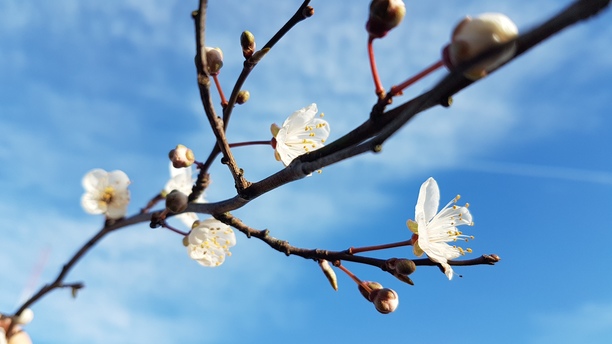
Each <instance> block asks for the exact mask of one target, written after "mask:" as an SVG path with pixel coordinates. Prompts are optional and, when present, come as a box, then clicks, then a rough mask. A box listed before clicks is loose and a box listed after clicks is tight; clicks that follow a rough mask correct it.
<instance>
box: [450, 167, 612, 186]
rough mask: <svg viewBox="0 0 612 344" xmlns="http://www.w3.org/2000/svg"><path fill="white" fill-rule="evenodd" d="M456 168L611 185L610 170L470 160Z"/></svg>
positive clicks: (611, 174) (611, 173)
mask: <svg viewBox="0 0 612 344" xmlns="http://www.w3.org/2000/svg"><path fill="white" fill-rule="evenodd" d="M458 168H459V169H463V170H469V171H478V172H487V173H496V174H507V175H516V176H524V177H530V178H546V179H561V180H568V181H576V182H585V183H595V184H603V185H612V172H608V171H594V170H585V169H578V168H567V167H561V166H546V165H535V164H523V163H512V162H497V161H470V162H469V163H468V164H464V165H462V166H460V167H458Z"/></svg>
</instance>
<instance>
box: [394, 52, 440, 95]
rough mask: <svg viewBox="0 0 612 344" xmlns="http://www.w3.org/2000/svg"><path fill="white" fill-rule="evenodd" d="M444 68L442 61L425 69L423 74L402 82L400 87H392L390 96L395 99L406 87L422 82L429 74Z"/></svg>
mask: <svg viewBox="0 0 612 344" xmlns="http://www.w3.org/2000/svg"><path fill="white" fill-rule="evenodd" d="M442 66H444V62H443V61H442V60H440V61H438V62H436V63H434V64H432V65H431V66H429V67H427V68H425V69H424V70H423V71H422V72H420V73H419V74H417V75H415V76H413V77H412V78H410V79H408V80H406V81H404V82H402V83H401V84H399V85H396V86H393V87H391V91H389V93H390V95H391V96H392V97H393V96H395V95H398V94H401V93H402V91H403V90H404V89H405V88H406V87H408V86H410V85H412V84H414V83H415V82H417V81H419V80H421V79H422V78H423V77H424V76H426V75H427V74H429V73H431V72H433V71H435V70H436V69H438V68H440V67H442Z"/></svg>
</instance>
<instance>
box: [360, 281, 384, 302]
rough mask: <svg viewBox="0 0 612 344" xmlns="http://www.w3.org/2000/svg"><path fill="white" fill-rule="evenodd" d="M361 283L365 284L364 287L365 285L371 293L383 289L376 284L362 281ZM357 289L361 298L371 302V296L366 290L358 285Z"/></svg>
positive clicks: (380, 285)
mask: <svg viewBox="0 0 612 344" xmlns="http://www.w3.org/2000/svg"><path fill="white" fill-rule="evenodd" d="M363 283H365V285H367V286H368V288H370V290H371V291H372V292H373V291H375V290H379V289H382V288H383V286H382V284H380V283H378V282H371V281H363ZM357 288H359V292H360V293H361V295H363V297H365V299H366V300H368V301H372V297H371V296H372V295H371V293H370V291H368V290H366V288H364V287H363V286H362V285H361V284H358V285H357Z"/></svg>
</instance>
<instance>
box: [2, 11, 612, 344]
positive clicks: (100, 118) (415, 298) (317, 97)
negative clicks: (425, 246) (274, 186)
mask: <svg viewBox="0 0 612 344" xmlns="http://www.w3.org/2000/svg"><path fill="white" fill-rule="evenodd" d="M569 2H570V1H567V0H563V1H559V0H555V1H553V0H536V1H526V0H517V1H508V0H506V1H494V2H492V1H484V0H473V1H461V3H460V4H459V3H457V2H454V1H439V0H432V1H427V2H416V1H408V2H407V4H406V6H407V15H406V19H405V20H404V22H403V24H402V25H401V26H400V27H399V28H398V29H396V30H394V31H393V32H391V33H390V34H389V35H388V37H387V38H385V39H384V40H381V41H377V42H375V49H376V54H377V55H376V56H377V61H378V63H379V68H380V70H379V71H380V74H381V78H382V81H383V83H384V85H385V86H386V87H387V88H389V87H390V86H391V85H392V84H393V83H398V82H401V81H403V80H404V79H405V78H407V77H409V76H411V75H412V74H414V73H416V72H418V71H419V70H420V69H422V68H424V67H425V66H427V65H429V64H431V63H433V62H434V61H436V60H437V59H438V58H439V53H440V49H441V47H442V46H443V45H444V44H446V42H447V41H448V38H449V36H450V31H451V30H452V27H453V26H454V24H455V23H456V22H458V21H459V20H460V19H461V18H462V17H463V16H464V15H466V14H479V13H483V12H493V11H495V12H503V13H506V14H507V15H508V16H509V17H510V18H512V19H513V20H514V21H515V22H516V23H517V25H518V27H519V29H521V30H526V29H528V28H530V27H532V26H534V25H535V24H537V23H539V22H540V21H541V20H543V19H545V18H547V17H548V16H550V15H552V14H554V13H555V12H557V11H558V10H560V9H561V8H563V7H564V6H565V5H566V4H568V3H569ZM299 4H300V1H276V2H272V1H265V2H264V1H258V2H245V1H212V3H211V4H210V10H209V14H210V18H209V27H208V30H207V44H208V45H211V46H219V47H221V48H222V49H223V51H224V53H225V66H224V68H223V70H222V72H221V80H222V84H223V86H224V88H225V90H226V92H228V93H229V92H230V90H231V87H232V85H233V82H234V80H235V79H236V77H237V75H238V73H239V72H240V68H241V65H242V56H241V53H240V47H239V45H238V38H239V35H240V33H241V32H242V31H243V30H250V31H251V32H253V33H254V34H255V37H256V38H257V41H258V43H259V46H263V44H264V43H265V42H266V41H267V40H268V38H269V37H271V35H273V34H274V33H275V32H276V30H277V29H278V28H279V27H281V26H282V24H283V23H284V22H285V21H286V19H287V18H289V17H290V16H291V15H292V14H293V12H294V11H295V9H296V8H297V7H298V6H299ZM368 4H369V1H365V0H360V1H352V2H351V3H350V5H348V3H347V2H342V1H316V0H315V1H313V2H312V6H314V7H315V12H316V14H315V16H314V17H312V18H310V19H308V20H306V21H305V22H303V23H301V24H299V25H298V26H297V27H296V28H295V29H294V30H293V31H291V32H290V33H289V35H288V36H287V37H286V38H285V39H283V40H282V41H281V42H280V43H279V44H278V46H277V47H276V48H275V49H274V50H273V51H272V53H270V54H268V56H266V58H265V59H264V60H263V61H262V63H260V65H258V66H257V68H256V70H255V71H254V72H253V74H252V75H251V77H250V79H249V80H248V81H247V83H246V84H245V88H246V89H248V90H249V91H250V92H251V100H249V102H248V103H247V104H245V105H243V106H239V107H238V108H237V109H236V110H235V114H234V117H233V118H232V122H231V124H230V129H229V131H228V137H229V139H230V141H232V142H238V141H245V140H263V139H268V138H269V131H268V128H269V126H270V124H271V123H273V122H276V123H279V124H280V123H282V121H284V119H285V118H286V117H287V116H288V115H289V114H291V113H292V112H293V111H295V110H297V109H299V108H302V107H304V106H306V105H308V104H310V103H312V102H315V103H317V104H318V107H319V110H320V111H323V112H324V113H325V115H326V116H325V118H326V119H327V120H328V121H329V123H330V126H331V129H332V133H331V137H330V139H334V138H337V137H340V136H341V135H343V134H344V133H346V132H348V131H349V130H350V129H351V128H352V127H354V126H356V125H357V124H359V123H362V122H363V121H364V120H365V119H366V118H367V116H368V113H369V109H370V107H371V104H372V103H373V101H374V95H373V85H372V81H371V77H370V74H369V67H368V61H367V56H366V48H365V42H366V34H365V31H364V29H363V28H364V24H365V18H366V17H367V7H368ZM196 6H197V1H195V0H193V1H179V0H166V1H162V0H151V1H138V0H131V1H78V0H56V1H53V2H50V1H32V0H26V1H16V0H8V1H3V2H2V3H0V162H1V163H2V166H3V168H1V169H0V189H1V190H2V197H0V214H2V219H3V221H2V225H1V226H0V271H2V278H1V279H0V311H2V312H12V311H13V310H14V309H15V307H16V306H17V304H18V302H19V298H20V297H21V296H22V293H23V291H24V288H25V287H26V286H27V285H28V279H29V276H30V275H31V273H32V271H33V270H35V267H36V265H37V261H39V260H40V257H41V256H43V255H45V254H48V257H49V258H48V260H47V262H46V265H45V268H44V270H43V272H42V275H41V277H40V279H39V280H38V285H40V284H42V283H44V282H46V281H49V280H51V279H52V278H54V277H55V276H56V274H57V273H58V271H59V270H60V269H61V266H62V264H63V263H64V262H65V261H66V260H67V259H68V258H69V257H70V256H71V255H72V254H73V253H74V252H75V250H76V249H77V248H78V247H80V246H81V245H82V243H84V242H85V241H86V240H87V239H88V238H89V237H91V236H92V235H93V234H94V233H95V232H96V231H98V230H99V228H100V226H101V223H102V218H101V217H99V216H91V215H87V214H85V213H84V212H83V210H82V209H81V207H80V197H81V194H82V192H83V190H82V188H81V178H82V176H83V175H84V174H85V173H86V172H87V171H89V170H91V169H93V168H104V169H106V170H115V169H121V170H123V171H125V172H126V173H127V174H128V175H129V176H130V179H131V180H132V185H131V186H130V189H131V192H132V201H131V204H130V207H129V213H130V214H133V213H136V212H137V211H138V210H139V208H140V207H142V206H143V205H144V204H145V203H146V201H147V200H148V199H149V198H150V197H152V196H153V195H155V194H156V193H157V192H159V191H160V190H161V189H162V188H163V186H164V184H165V182H166V180H167V178H168V171H167V169H168V167H167V164H168V162H167V152H168V151H169V150H170V149H171V148H173V147H174V146H175V145H176V144H178V143H182V144H186V145H188V146H190V147H191V148H193V150H194V151H195V153H196V156H197V157H199V158H200V159H202V160H203V159H205V157H206V154H208V152H209V150H210V147H211V143H212V142H213V137H212V134H211V131H210V129H209V128H208V127H207V124H206V123H207V120H206V118H205V117H204V115H203V112H202V110H201V104H200V101H199V97H198V91H197V87H196V78H195V70H194V66H193V55H194V51H195V48H194V43H193V41H194V40H193V35H194V34H193V24H192V21H191V19H190V13H191V11H192V10H194V9H195V8H196ZM611 19H612V18H611V14H610V11H609V10H608V11H606V12H604V13H603V14H602V15H600V16H599V17H597V18H595V19H592V20H590V21H588V22H587V23H583V24H579V25H578V26H576V27H573V28H570V29H569V30H567V31H564V32H562V33H561V34H560V35H558V36H556V37H554V38H553V39H551V40H550V41H548V42H546V43H544V44H542V45H541V46H539V47H537V48H536V49H534V50H532V51H530V52H528V53H527V54H525V55H523V56H521V57H520V58H519V59H517V60H516V61H514V62H512V63H510V64H509V65H507V66H506V67H505V68H504V69H503V70H500V71H499V72H496V73H495V74H493V75H491V76H490V77H488V78H487V79H485V80H482V81H481V82H478V83H477V84H475V85H472V86H471V87H470V88H468V89H466V90H464V91H462V92H461V93H459V94H458V95H456V96H455V97H454V104H453V106H452V107H451V108H449V109H442V108H436V109H432V110H430V111H427V112H425V113H423V114H421V115H419V116H418V117H417V118H416V119H415V120H413V121H412V122H411V123H409V124H408V125H407V126H406V127H405V128H403V129H402V130H401V131H400V132H398V133H397V134H396V135H395V136H393V137H392V138H391V140H389V141H388V143H386V144H385V146H384V147H383V151H382V153H381V154H377V155H373V154H368V155H364V156H361V157H358V158H356V159H353V160H351V161H347V162H345V163H342V164H339V165H337V166H331V167H328V168H326V169H325V170H324V171H323V173H322V174H315V175H314V176H312V177H310V178H306V179H304V180H300V181H298V182H296V183H293V184H291V185H286V186H284V187H283V188H281V189H278V190H275V192H272V193H270V194H268V195H264V196H262V197H261V198H259V199H257V200H255V201H253V202H252V203H250V204H249V205H248V206H247V207H245V208H244V209H240V210H238V211H236V212H235V214H236V215H237V216H239V217H240V218H241V219H242V220H243V221H245V222H246V223H247V224H249V225H251V226H253V227H256V228H261V229H263V228H268V229H269V230H270V231H271V232H272V235H274V236H276V237H278V238H282V239H286V240H289V241H290V243H292V244H293V245H295V246H299V247H308V248H315V247H316V248H325V249H333V250H341V249H345V248H347V247H350V246H359V245H370V244H377V243H386V242H393V241H398V240H405V239H406V238H407V237H408V236H409V235H410V234H409V231H408V229H407V228H406V226H405V221H406V219H408V218H412V217H414V205H415V202H416V198H417V194H418V190H419V186H420V184H421V183H422V182H423V181H425V180H426V179H427V178H428V177H430V176H433V177H434V178H436V180H437V181H438V183H439V185H440V188H441V194H442V202H444V201H445V200H450V199H452V198H453V197H454V196H455V195H456V194H458V193H459V194H461V195H462V200H465V201H466V202H469V203H470V204H471V207H470V209H471V211H472V214H473V216H474V221H475V226H474V227H470V228H469V233H470V234H473V235H475V236H476V239H475V240H474V241H472V242H471V245H470V246H471V247H472V248H473V249H474V252H475V253H474V256H476V255H480V254H488V253H497V254H499V255H500V256H501V258H502V261H501V262H500V263H499V264H498V265H496V266H493V267H491V266H481V267H471V268H468V267H463V268H462V267H458V268H457V269H456V271H457V272H458V273H459V274H461V275H463V278H455V279H453V280H452V281H448V280H447V279H446V278H445V276H444V275H443V274H441V273H440V272H439V271H438V270H437V269H435V268H425V267H423V268H419V269H418V270H417V271H416V273H415V274H414V275H413V276H412V277H413V280H414V281H415V286H408V285H405V284H402V283H401V282H399V281H397V280H395V279H394V278H393V277H392V276H388V275H387V274H385V273H382V272H380V271H377V270H375V269H372V268H368V267H362V266H357V265H354V264H348V263H347V266H348V267H349V268H350V269H351V270H353V271H354V272H355V273H357V274H358V276H359V277H360V278H362V279H365V280H377V281H379V282H381V283H382V284H383V285H385V286H387V287H390V288H393V289H395V290H396V291H397V292H398V293H399V297H400V306H399V308H398V310H397V311H396V312H395V313H392V314H389V315H382V314H379V313H378V312H376V311H375V310H374V308H373V307H372V305H371V304H369V303H368V302H366V301H365V300H364V299H363V298H362V297H361V296H360V295H359V294H358V292H357V290H356V287H355V285H354V283H352V282H351V281H350V280H349V279H348V278H347V277H346V276H343V275H340V273H339V272H338V273H339V283H340V289H339V291H337V292H334V291H333V290H332V289H331V288H330V287H329V286H328V285H327V282H326V281H325V279H324V277H323V275H322V274H321V273H320V271H319V268H318V266H317V265H316V264H315V263H313V262H310V261H305V260H303V259H301V258H297V257H285V256H284V255H282V254H279V253H277V252H274V251H272V250H271V249H269V248H267V247H266V246H265V245H264V244H263V243H261V242H258V241H256V240H253V239H247V238H246V237H244V236H242V235H240V234H239V235H238V244H237V246H236V247H235V248H234V249H233V250H232V252H233V255H232V256H231V257H230V258H228V260H226V262H225V263H224V264H223V265H222V266H221V267H219V268H216V269H206V268H203V267H201V266H199V265H198V264H196V263H195V262H193V261H191V260H190V259H189V258H188V257H187V254H186V252H185V248H184V247H183V246H182V245H181V240H180V237H178V236H177V235H176V234H174V233H171V232H168V231H164V230H151V229H150V228H148V226H147V225H146V224H143V225H138V226H134V227H131V228H128V229H125V230H122V231H120V232H118V233H115V234H113V235H111V236H109V237H108V238H106V239H104V240H103V241H102V242H101V243H99V245H98V246H96V247H95V248H94V250H92V251H91V252H90V253H89V254H88V255H87V256H86V257H85V258H84V259H83V260H82V261H81V263H80V264H79V265H78V266H77V267H76V268H75V269H74V270H73V271H72V272H71V273H70V274H69V276H68V279H67V281H68V282H70V281H83V282H84V283H85V284H86V288H85V289H84V290H82V292H81V293H80V294H79V296H78V298H77V299H76V300H73V299H72V298H71V297H70V295H69V292H68V291H61V290H60V291H56V292H54V293H52V294H50V295H49V296H47V297H46V298H44V299H43V300H42V301H41V302H39V303H37V304H36V305H35V306H34V307H33V310H34V313H35V319H34V321H33V322H32V323H31V324H30V325H28V326H27V330H28V332H29V333H30V334H31V335H32V337H33V339H34V341H35V343H85V342H86V343H108V342H117V343H235V342H242V343H260V342H267V343H269V342H286V341H287V340H290V341H291V342H293V343H310V342H313V341H331V340H339V341H341V342H349V341H353V342H367V341H376V342H400V341H413V342H418V343H439V342H445V343H465V342H468V341H471V342H477V343H478V342H496V343H517V342H521V343H533V344H536V343H551V342H554V343H575V342H578V341H581V342H589V343H608V341H609V339H610V338H612V296H611V295H610V292H609V290H610V285H611V284H612V280H611V279H610V277H609V275H608V274H607V272H608V270H609V266H610V263H612V256H611V254H610V250H609V248H608V242H610V240H612V228H611V226H610V223H609V221H608V218H607V217H608V214H609V212H610V209H611V208H612V196H611V195H612V161H611V159H610V153H609V149H610V147H611V144H612V139H611V138H610V135H609V131H610V128H612V119H610V116H608V115H609V95H610V94H611V93H612V81H610V77H609V76H610V75H612V60H611V59H610V54H611V53H612V50H611V49H612V48H611V47H610V44H609V42H610V37H612V27H611V26H610V25H609V23H610V20H611ZM444 73H445V72H444V71H439V72H437V73H435V74H434V75H432V76H430V77H428V78H427V79H426V80H423V81H422V82H420V83H418V84H416V85H414V86H413V87H411V88H410V89H409V90H408V91H406V92H405V95H404V96H403V98H400V99H398V100H396V102H397V103H399V102H401V101H402V100H408V99H410V97H412V96H415V95H418V94H419V93H420V92H422V91H424V90H426V89H428V88H429V87H431V86H432V85H433V84H434V83H435V82H436V81H437V80H439V79H440V78H441V77H442V76H443V75H444ZM215 103H218V98H215ZM235 155H236V158H237V160H238V163H239V164H240V165H241V167H243V168H244V169H245V173H246V177H247V178H248V179H249V180H252V181H257V180H260V179H261V178H263V177H265V176H267V175H269V174H270V173H273V172H275V171H278V170H279V169H280V168H281V167H282V165H281V164H280V163H278V162H276V161H275V160H274V157H273V152H272V150H271V149H270V148H269V147H264V146H261V147H251V148H240V149H236V150H235ZM211 172H212V179H213V182H212V184H211V186H210V188H209V190H207V195H206V197H207V199H208V200H210V201H217V200H222V199H225V198H227V197H229V196H231V195H233V192H234V191H233V182H232V180H231V177H230V176H229V175H228V172H227V169H226V168H225V166H222V165H219V164H217V165H215V166H214V167H213V169H212V170H211ZM377 256H380V257H391V256H404V257H411V250H410V249H406V248H404V249H394V250H392V251H389V252H382V253H378V254H377ZM38 285H37V287H38Z"/></svg>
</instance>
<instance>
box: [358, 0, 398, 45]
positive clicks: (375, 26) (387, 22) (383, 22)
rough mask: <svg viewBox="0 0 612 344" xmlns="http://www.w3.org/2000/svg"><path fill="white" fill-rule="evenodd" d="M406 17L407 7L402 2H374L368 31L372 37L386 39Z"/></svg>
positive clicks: (376, 0) (373, 0)
mask: <svg viewBox="0 0 612 344" xmlns="http://www.w3.org/2000/svg"><path fill="white" fill-rule="evenodd" d="M405 15H406V6H405V5H404V2H403V1H402V0H372V2H371V3H370V16H369V18H368V22H367V23H366V30H367V31H368V33H369V34H370V37H374V38H381V37H384V36H385V35H386V34H387V32H389V31H390V30H391V29H393V28H394V27H396V26H398V25H399V24H400V23H401V22H402V19H404V16H405Z"/></svg>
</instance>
